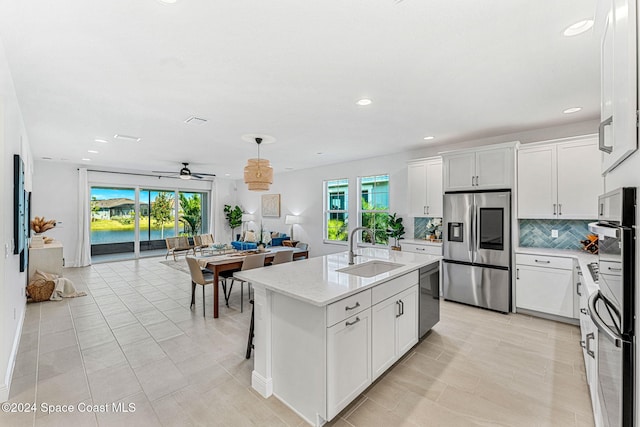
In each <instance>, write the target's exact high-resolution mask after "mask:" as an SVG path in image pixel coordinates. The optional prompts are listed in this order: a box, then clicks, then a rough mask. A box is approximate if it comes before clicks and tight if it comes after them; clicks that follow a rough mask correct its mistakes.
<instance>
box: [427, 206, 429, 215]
mask: <svg viewBox="0 0 640 427" xmlns="http://www.w3.org/2000/svg"><path fill="white" fill-rule="evenodd" d="M428 214H429V206H427V215H428Z"/></svg>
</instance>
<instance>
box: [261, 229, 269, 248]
mask: <svg viewBox="0 0 640 427" xmlns="http://www.w3.org/2000/svg"><path fill="white" fill-rule="evenodd" d="M262 243H264V244H265V245H268V244H269V243H271V233H269V232H268V231H264V232H263V233H262Z"/></svg>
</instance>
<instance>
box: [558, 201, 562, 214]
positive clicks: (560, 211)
mask: <svg viewBox="0 0 640 427" xmlns="http://www.w3.org/2000/svg"><path fill="white" fill-rule="evenodd" d="M558 215H562V203H558Z"/></svg>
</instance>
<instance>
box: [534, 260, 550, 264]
mask: <svg viewBox="0 0 640 427" xmlns="http://www.w3.org/2000/svg"><path fill="white" fill-rule="evenodd" d="M534 261H535V262H537V263H540V264H551V261H548V260H547V261H544V260H542V261H540V260H539V259H536V260H534Z"/></svg>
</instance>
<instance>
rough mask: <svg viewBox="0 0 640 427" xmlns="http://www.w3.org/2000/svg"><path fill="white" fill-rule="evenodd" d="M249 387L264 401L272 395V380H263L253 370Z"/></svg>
mask: <svg viewBox="0 0 640 427" xmlns="http://www.w3.org/2000/svg"><path fill="white" fill-rule="evenodd" d="M251 387H253V389H254V390H255V391H257V392H258V393H260V395H261V396H262V397H264V398H265V399H266V398H267V397H269V396H271V395H272V394H273V380H272V379H271V378H269V379H266V378H264V377H263V376H262V375H260V374H259V373H257V372H256V371H255V370H254V371H253V372H252V373H251Z"/></svg>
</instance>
